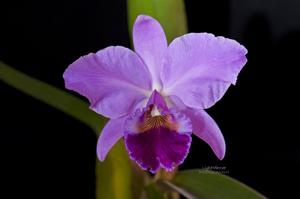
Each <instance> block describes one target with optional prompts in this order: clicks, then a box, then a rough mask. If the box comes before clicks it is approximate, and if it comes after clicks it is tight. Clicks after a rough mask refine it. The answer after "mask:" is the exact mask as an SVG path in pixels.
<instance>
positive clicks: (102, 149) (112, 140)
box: [97, 117, 126, 161]
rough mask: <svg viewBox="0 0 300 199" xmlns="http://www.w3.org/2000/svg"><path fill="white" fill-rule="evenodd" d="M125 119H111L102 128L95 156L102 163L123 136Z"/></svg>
mask: <svg viewBox="0 0 300 199" xmlns="http://www.w3.org/2000/svg"><path fill="white" fill-rule="evenodd" d="M125 120H126V117H122V118H118V119H111V120H109V121H108V122H107V123H106V125H105V127H104V128H103V130H102V132H101V134H100V137H99V139H98V143H97V156H98V158H99V160H101V161H103V160H104V159H105V157H106V155H107V153H108V152H109V150H110V149H111V148H112V147H113V146H114V145H115V144H116V143H117V141H118V140H119V139H120V138H122V137H123V135H124V128H123V127H124V122H125Z"/></svg>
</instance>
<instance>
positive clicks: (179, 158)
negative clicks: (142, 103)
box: [124, 110, 192, 173]
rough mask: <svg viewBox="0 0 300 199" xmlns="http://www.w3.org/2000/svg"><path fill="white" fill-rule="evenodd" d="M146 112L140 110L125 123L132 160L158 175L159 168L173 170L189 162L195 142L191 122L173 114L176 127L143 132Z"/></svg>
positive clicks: (158, 126) (171, 116)
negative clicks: (187, 157)
mask: <svg viewBox="0 0 300 199" xmlns="http://www.w3.org/2000/svg"><path fill="white" fill-rule="evenodd" d="M144 116H145V112H143V111H141V110H138V111H136V113H135V114H133V115H132V116H131V117H129V118H128V120H127V121H126V122H125V136H124V138H125V144H126V148H127V151H128V153H129V156H130V158H131V159H132V160H134V161H136V162H137V163H138V164H139V165H140V166H141V167H142V168H143V169H145V170H149V171H150V172H152V173H155V172H156V171H157V170H158V169H159V168H164V169H166V170H168V171H171V170H173V169H174V168H175V167H176V166H177V165H179V164H181V163H182V162H183V161H184V159H185V158H186V156H187V154H188V152H189V148H190V144H191V141H192V138H191V132H192V125H191V122H190V120H189V118H187V117H185V116H184V115H183V114H181V113H175V112H173V113H172V114H171V115H169V116H170V118H168V119H170V120H171V121H170V122H172V123H173V122H174V124H175V125H173V124H172V125H163V124H162V125H155V128H147V130H145V131H141V130H144V129H145V128H141V126H142V125H143V123H144V122H145V117H144Z"/></svg>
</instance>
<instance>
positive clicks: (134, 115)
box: [63, 15, 247, 173]
mask: <svg viewBox="0 0 300 199" xmlns="http://www.w3.org/2000/svg"><path fill="white" fill-rule="evenodd" d="M133 44H134V50H135V52H133V51H131V50H130V49H128V48H125V47H121V46H111V47H107V48H105V49H103V50H100V51H98V52H97V53H90V54H88V55H86V56H83V57H81V58H79V59H78V60H76V61H75V62H74V63H72V64H71V65H70V66H69V67H68V68H67V69H66V71H65V73H64V75H63V76H64V80H65V86H66V88H68V89H70V90H73V91H76V92H78V93H80V94H81V95H83V96H85V97H86V98H88V100H89V102H90V108H91V109H92V110H94V111H95V112H97V113H99V114H101V115H103V116H105V117H108V118H109V119H110V120H109V121H108V123H107V124H106V126H105V127H104V128H103V130H102V132H101V135H100V137H99V140H98V143H97V155H98V158H99V159H100V160H101V161H103V160H104V159H105V157H106V155H107V154H108V152H109V150H110V149H111V148H112V147H113V145H114V144H115V143H116V142H117V141H118V140H119V139H121V138H124V141H125V145H126V149H127V151H128V153H129V156H130V158H131V159H132V160H134V161H136V162H137V163H138V164H139V165H140V166H141V168H143V169H145V170H149V171H150V172H152V173H155V172H157V171H158V169H160V168H163V169H165V170H167V171H171V170H173V169H174V168H175V167H176V166H178V165H180V164H181V163H183V161H184V159H185V158H186V156H187V154H188V152H189V148H190V145H191V141H192V138H191V135H192V133H193V134H194V135H196V136H197V137H199V138H200V139H202V140H203V141H205V142H206V143H207V144H208V145H209V146H210V147H211V148H212V150H213V152H214V153H215V155H216V156H217V157H218V158H219V159H223V157H224V155H225V141H224V138H223V135H222V133H221V131H220V129H219V127H218V126H217V124H216V123H215V121H214V120H213V119H212V118H211V117H210V116H209V115H208V114H207V113H206V112H205V111H204V109H207V108H209V107H211V106H212V105H214V104H215V103H216V102H217V101H218V100H220V99H221V98H222V96H223V95H224V94H225V92H226V91H227V89H228V87H229V86H230V85H231V84H235V83H236V80H237V76H238V74H239V72H240V71H241V69H242V68H243V66H244V65H245V63H246V62H247V59H246V57H245V55H246V54H247V50H246V48H245V47H243V46H242V45H240V44H239V43H238V42H236V41H234V40H231V39H226V38H224V37H215V36H214V35H213V34H208V33H190V34H186V35H183V36H180V37H178V38H176V39H175V40H173V41H172V42H171V44H170V45H169V46H168V43H167V40H166V36H165V33H164V31H163V28H162V27H161V25H160V24H159V23H158V22H157V21H156V20H155V19H153V18H151V17H150V16H145V15H140V16H138V17H137V19H136V21H135V24H134V27H133Z"/></svg>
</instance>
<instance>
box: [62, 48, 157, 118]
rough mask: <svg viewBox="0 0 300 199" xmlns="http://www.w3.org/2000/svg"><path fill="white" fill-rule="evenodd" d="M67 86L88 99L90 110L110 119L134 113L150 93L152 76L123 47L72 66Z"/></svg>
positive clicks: (112, 49) (81, 60) (67, 77)
mask: <svg viewBox="0 0 300 199" xmlns="http://www.w3.org/2000/svg"><path fill="white" fill-rule="evenodd" d="M64 79H65V86H66V88H68V89H70V90H74V91H76V92H78V93H80V94H81V95H84V96H85V97H87V98H88V99H89V101H90V103H91V109H93V110H94V111H96V112H97V113H99V114H102V115H104V116H106V117H110V118H118V117H120V116H123V115H126V114H128V113H130V112H132V111H133V109H134V108H135V106H136V105H137V104H138V103H139V102H140V101H142V100H143V99H145V98H146V97H147V95H149V94H150V89H151V75H150V73H149V71H148V69H147V67H146V66H145V64H144V63H143V62H142V60H141V59H140V58H139V56H138V55H136V54H135V53H134V52H132V51H131V50H129V49H127V48H124V47H120V46H117V47H108V48H105V49H103V50H100V51H98V52H97V53H96V54H94V53H90V54H88V55H86V56H83V57H81V58H79V59H78V60H76V61H75V62H74V63H72V64H71V65H70V66H69V67H68V68H67V70H66V71H65V73H64Z"/></svg>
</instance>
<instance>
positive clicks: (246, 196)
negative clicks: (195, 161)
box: [164, 169, 266, 199]
mask: <svg viewBox="0 0 300 199" xmlns="http://www.w3.org/2000/svg"><path fill="white" fill-rule="evenodd" d="M164 183H165V184H166V185H168V186H169V187H170V188H172V189H174V190H176V191H177V192H179V193H181V194H182V195H183V196H185V197H187V198H189V199H220V198H222V199H266V197H264V196H263V195H261V194H260V193H258V192H256V191H255V190H253V189H252V188H250V187H248V186H247V185H245V184H243V183H241V182H239V181H237V180H235V179H233V178H230V177H228V176H225V175H222V174H219V173H215V172H212V171H208V170H198V169H195V170H186V171H181V172H178V173H177V175H176V176H175V178H174V179H173V180H172V181H171V182H164Z"/></svg>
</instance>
